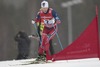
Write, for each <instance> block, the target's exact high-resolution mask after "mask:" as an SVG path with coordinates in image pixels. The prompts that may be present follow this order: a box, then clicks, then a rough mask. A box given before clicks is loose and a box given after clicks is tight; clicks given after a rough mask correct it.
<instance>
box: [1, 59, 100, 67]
mask: <svg viewBox="0 0 100 67" xmlns="http://www.w3.org/2000/svg"><path fill="white" fill-rule="evenodd" d="M29 61H34V59H27V60H13V61H1V62H0V67H54V66H55V67H100V60H99V59H98V58H91V59H81V60H66V61H55V62H52V63H45V64H28V65H22V64H25V63H26V64H27V63H28V62H29Z"/></svg>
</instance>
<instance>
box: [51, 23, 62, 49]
mask: <svg viewBox="0 0 100 67" xmlns="http://www.w3.org/2000/svg"><path fill="white" fill-rule="evenodd" d="M53 28H54V30H55V33H56V36H57V39H58V42H59V44H60V47H61V49H62V50H63V46H62V43H61V40H60V38H59V35H58V33H57V31H56V29H55V27H54V25H53Z"/></svg>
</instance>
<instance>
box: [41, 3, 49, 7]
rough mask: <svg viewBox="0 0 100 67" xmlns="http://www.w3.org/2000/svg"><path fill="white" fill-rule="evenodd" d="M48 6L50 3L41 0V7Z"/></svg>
mask: <svg viewBox="0 0 100 67" xmlns="http://www.w3.org/2000/svg"><path fill="white" fill-rule="evenodd" d="M48 7H49V3H48V2H47V1H42V2H41V8H48Z"/></svg>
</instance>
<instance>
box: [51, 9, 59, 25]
mask: <svg viewBox="0 0 100 67" xmlns="http://www.w3.org/2000/svg"><path fill="white" fill-rule="evenodd" d="M52 15H53V17H54V19H55V25H56V24H59V23H61V21H60V19H59V17H58V14H57V13H56V12H55V11H54V10H52Z"/></svg>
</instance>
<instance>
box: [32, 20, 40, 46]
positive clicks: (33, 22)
mask: <svg viewBox="0 0 100 67" xmlns="http://www.w3.org/2000/svg"><path fill="white" fill-rule="evenodd" d="M32 24H33V25H34V28H35V30H36V33H37V35H38V37H39V33H38V30H37V26H36V23H35V21H33V20H32ZM39 42H40V44H41V40H40V41H39Z"/></svg>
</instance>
